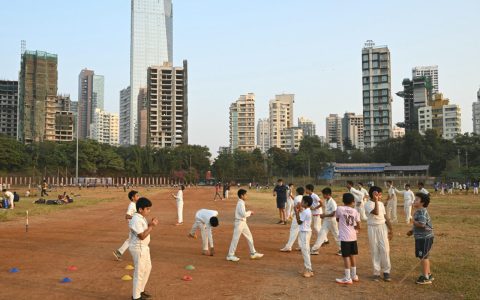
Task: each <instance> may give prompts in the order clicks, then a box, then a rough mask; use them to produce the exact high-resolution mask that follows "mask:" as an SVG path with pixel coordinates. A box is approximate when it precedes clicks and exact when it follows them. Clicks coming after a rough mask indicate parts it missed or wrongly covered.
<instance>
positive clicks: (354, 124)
mask: <svg viewBox="0 0 480 300" xmlns="http://www.w3.org/2000/svg"><path fill="white" fill-rule="evenodd" d="M363 143H364V137H363V115H355V113H349V112H346V113H345V114H344V115H343V119H342V146H343V147H344V148H345V149H348V147H347V145H350V146H351V147H355V148H356V149H360V150H363V149H364V144H363Z"/></svg>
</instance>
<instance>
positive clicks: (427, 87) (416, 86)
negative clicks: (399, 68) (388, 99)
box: [397, 76, 433, 131]
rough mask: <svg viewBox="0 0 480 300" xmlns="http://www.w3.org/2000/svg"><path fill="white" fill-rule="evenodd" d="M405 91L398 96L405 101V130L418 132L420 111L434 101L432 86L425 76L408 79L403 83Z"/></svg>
mask: <svg viewBox="0 0 480 300" xmlns="http://www.w3.org/2000/svg"><path fill="white" fill-rule="evenodd" d="M402 85H403V91H401V92H398V93H397V96H399V97H401V98H403V100H404V115H405V121H404V124H405V130H406V131H418V109H419V108H421V107H425V106H427V105H428V103H430V101H431V100H432V95H433V93H432V85H431V83H430V79H429V78H428V77H425V76H421V77H413V79H412V80H410V79H408V78H406V79H404V80H403V82H402Z"/></svg>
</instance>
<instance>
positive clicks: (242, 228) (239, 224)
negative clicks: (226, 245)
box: [228, 220, 257, 256]
mask: <svg viewBox="0 0 480 300" xmlns="http://www.w3.org/2000/svg"><path fill="white" fill-rule="evenodd" d="M242 234H243V236H244V237H245V238H246V239H247V242H248V247H249V248H250V254H254V253H256V252H257V251H256V250H255V246H254V245H253V237H252V233H251V232H250V228H248V225H247V222H245V221H241V220H235V223H234V227H233V237H232V242H231V243H230V250H229V251H228V255H229V256H234V255H235V250H237V245H238V240H239V239H240V235H242Z"/></svg>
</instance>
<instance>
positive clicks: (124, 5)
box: [0, 0, 480, 153]
mask: <svg viewBox="0 0 480 300" xmlns="http://www.w3.org/2000/svg"><path fill="white" fill-rule="evenodd" d="M1 2H2V4H1V8H2V9H1V10H0V28H2V30H1V31H0V78H2V79H17V78H18V71H19V66H20V40H22V39H25V40H26V41H27V49H30V50H45V51H48V52H51V53H56V54H58V57H59V58H58V60H59V90H58V91H59V93H69V94H70V95H71V97H72V99H73V100H77V98H78V74H79V72H80V70H81V69H82V68H85V67H87V68H90V69H93V70H95V72H96V73H97V74H101V75H104V76H105V109H106V110H107V111H112V112H118V107H119V92H120V90H121V89H122V88H125V87H126V86H128V85H129V76H130V73H129V72H130V63H129V59H130V1H128V0H101V1H100V0H95V1H94V0H83V1H64V0H42V1H38V0H16V1H7V0H1ZM479 12H480V1H478V0H459V1H451V0H422V1H418V0H402V1H393V0H391V1H385V0H377V1H373V0H372V1H370V0H365V1H357V0H330V1H322V0H297V1H286V0H261V1H258V0H257V1H254V0H203V1H200V0H176V1H175V0H174V34H173V35H174V64H175V65H181V62H182V60H183V59H188V61H189V130H190V132H189V133H190V134H189V140H190V143H194V144H201V145H207V146H209V147H210V150H211V151H212V152H213V153H216V151H217V150H218V147H219V146H223V145H225V146H226V145H228V130H229V129H228V107H229V104H230V103H231V102H233V101H235V100H236V99H237V98H238V96H239V95H241V94H245V93H248V92H254V93H255V94H256V117H257V119H258V118H264V117H267V115H268V101H269V100H270V99H271V98H273V97H274V95H275V94H278V93H282V92H286V93H294V94H295V95H296V99H295V118H297V117H300V116H305V117H308V118H311V119H312V120H313V121H315V122H316V123H317V133H318V134H319V135H325V117H326V116H327V115H328V114H329V113H339V114H343V113H344V112H346V111H353V112H356V113H362V98H361V97H362V93H361V88H362V85H361V82H362V81H361V49H362V47H363V44H364V42H365V41H366V40H368V39H372V40H374V41H375V42H376V44H377V45H388V47H389V48H390V52H391V60H392V79H393V92H397V91H399V90H401V89H402V86H401V83H402V80H403V78H405V77H411V68H412V67H413V66H416V65H432V64H436V65H438V66H439V86H440V91H441V92H443V93H444V95H445V96H446V97H449V98H450V99H451V101H452V102H453V103H456V104H459V105H460V106H461V108H462V127H463V131H469V132H470V131H472V121H471V118H472V102H473V101H475V100H476V92H477V90H478V88H479V87H480V36H479V32H480V21H479V17H478V16H479ZM393 119H394V122H398V121H402V120H403V101H402V99H401V98H398V97H397V96H395V95H394V103H393ZM295 123H296V121H295Z"/></svg>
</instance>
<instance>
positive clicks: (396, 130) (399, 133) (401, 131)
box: [392, 125, 405, 139]
mask: <svg viewBox="0 0 480 300" xmlns="http://www.w3.org/2000/svg"><path fill="white" fill-rule="evenodd" d="M392 133H393V138H394V139H397V138H401V137H404V136H405V128H402V127H398V126H397V125H393V128H392Z"/></svg>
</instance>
